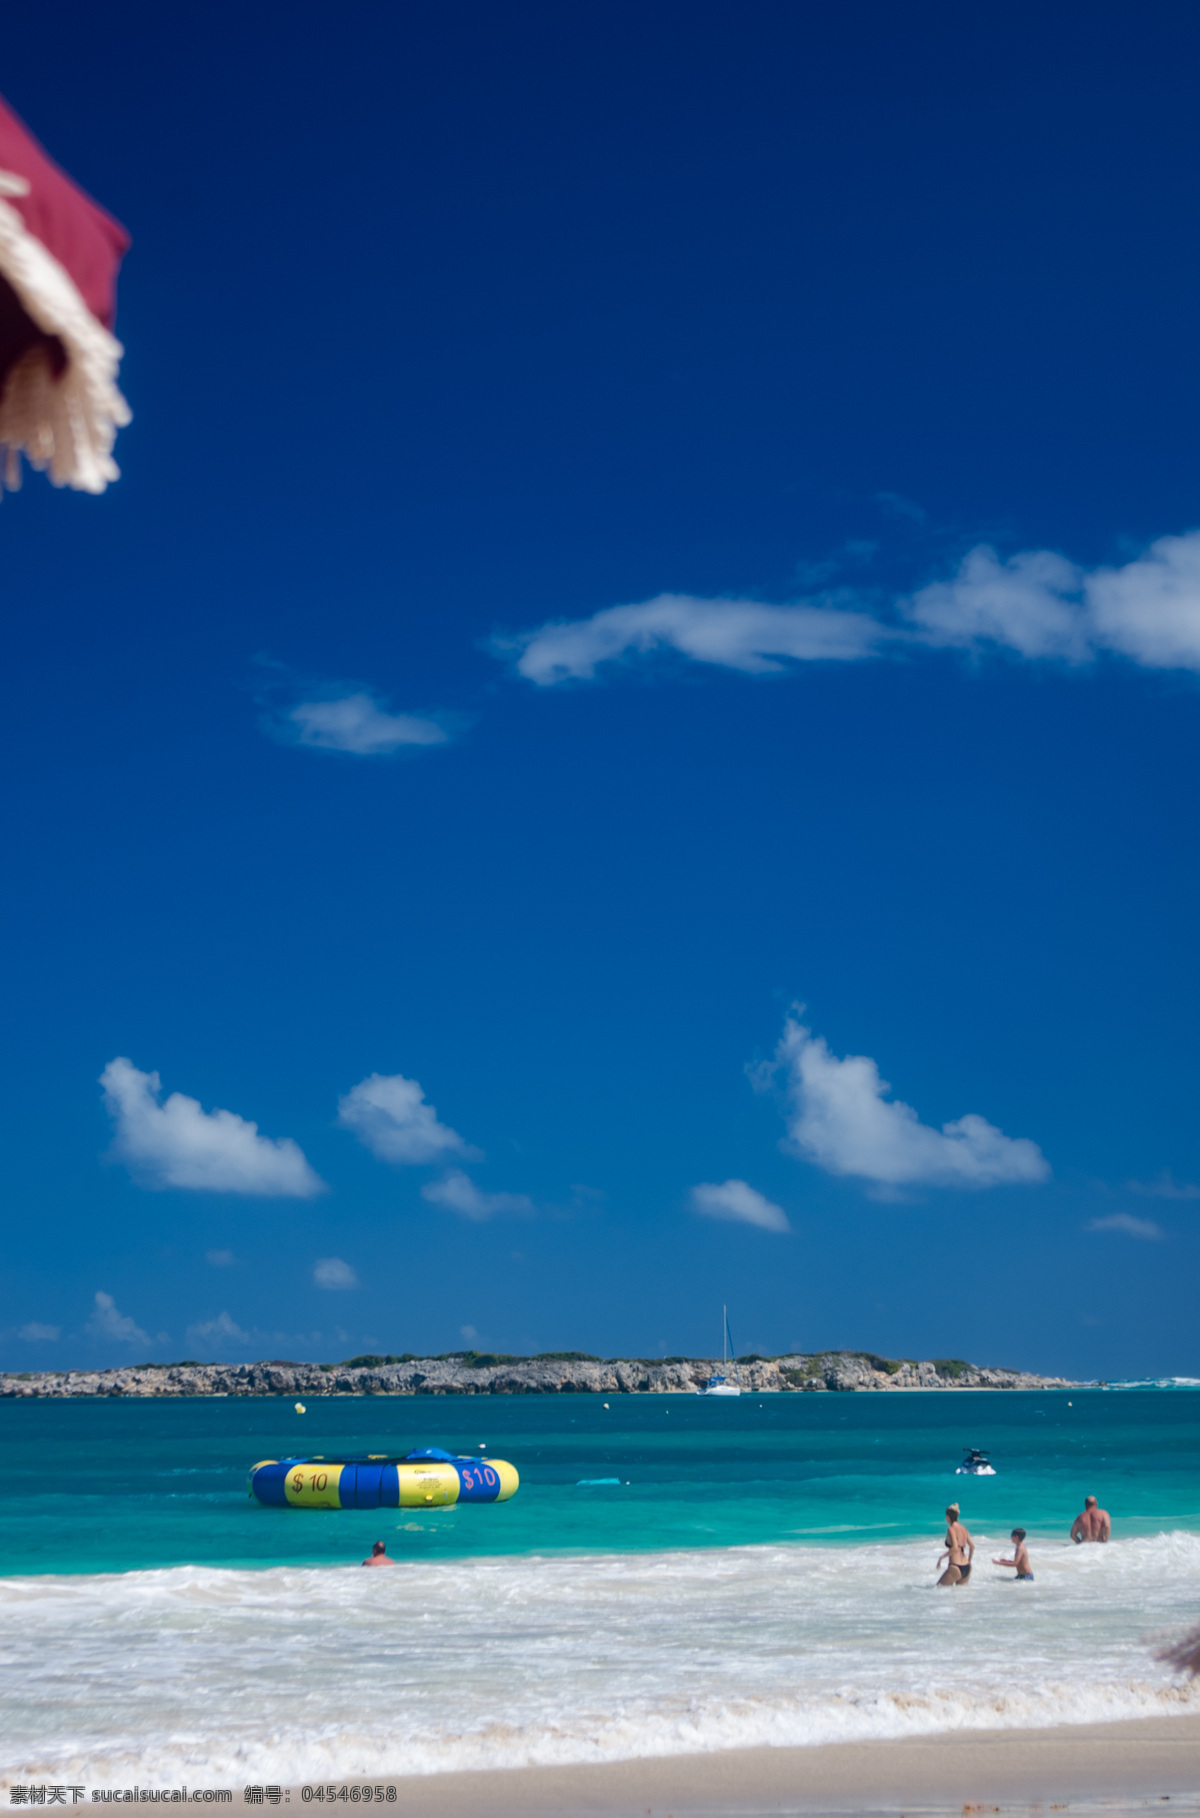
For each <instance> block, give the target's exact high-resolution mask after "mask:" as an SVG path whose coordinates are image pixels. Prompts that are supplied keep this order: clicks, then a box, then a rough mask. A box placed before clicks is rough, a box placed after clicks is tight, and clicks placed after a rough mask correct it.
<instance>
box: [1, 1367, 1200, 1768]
mask: <svg viewBox="0 0 1200 1818" xmlns="http://www.w3.org/2000/svg"><path fill="white" fill-rule="evenodd" d="M424 1445H437V1446H444V1447H447V1448H449V1449H451V1450H454V1451H461V1452H467V1453H473V1454H475V1455H476V1456H481V1455H482V1456H488V1457H495V1458H506V1459H509V1460H510V1461H511V1462H512V1463H514V1464H515V1465H516V1466H517V1468H518V1470H519V1472H520V1475H521V1487H520V1490H519V1492H518V1494H517V1495H516V1496H515V1497H514V1498H513V1500H512V1501H511V1502H508V1503H503V1504H496V1505H471V1506H463V1507H459V1508H450V1509H440V1510H430V1511H428V1512H426V1511H408V1510H379V1511H375V1512H353V1511H347V1512H340V1513H338V1512H328V1511H309V1510H298V1509H266V1508H261V1507H260V1506H259V1505H258V1504H257V1503H255V1502H254V1501H253V1500H251V1499H250V1497H249V1496H248V1494H247V1484H246V1475H247V1470H248V1468H249V1467H250V1466H252V1465H253V1464H255V1463H257V1462H258V1461H259V1460H262V1459H265V1458H285V1457H290V1456H307V1455H311V1454H314V1453H321V1454H327V1455H328V1454H331V1453H338V1452H342V1451H351V1452H392V1453H396V1452H403V1451H406V1450H408V1449H410V1448H412V1447H416V1446H424ZM968 1446H977V1447H980V1448H981V1449H983V1450H984V1451H986V1452H987V1453H988V1454H989V1455H990V1457H991V1459H992V1462H993V1463H994V1465H995V1467H996V1475H995V1476H994V1477H963V1476H957V1475H956V1474H955V1473H956V1466H957V1465H958V1463H959V1461H960V1458H961V1456H962V1453H963V1451H964V1449H965V1448H967V1447H968ZM0 1458H2V1459H3V1495H2V1497H0V1663H2V1665H3V1668H4V1670H3V1672H2V1673H0V1785H3V1786H8V1785H10V1784H13V1783H30V1782H39V1781H45V1782H58V1783H67V1784H69V1783H71V1782H78V1783H82V1784H86V1785H89V1786H106V1785H108V1786H126V1785H128V1786H134V1785H140V1786H146V1785H148V1784H154V1783H159V1784H181V1783H186V1784H188V1785H190V1786H193V1787H195V1786H202V1785H210V1786H217V1785H229V1786H235V1787H238V1788H240V1787H241V1786H242V1785H244V1784H245V1783H247V1782H266V1783H270V1782H276V1783H279V1784H282V1785H292V1786H296V1785H299V1784H303V1783H309V1782H313V1783H316V1782H336V1781H344V1780H346V1779H348V1778H352V1777H366V1778H372V1777H378V1776H388V1775H391V1776H393V1777H394V1776H395V1775H396V1774H397V1773H400V1772H403V1773H405V1774H436V1773H439V1772H442V1771H446V1770H449V1769H461V1768H471V1767H480V1768H483V1767H492V1768H495V1767H505V1766H518V1765H522V1766H524V1765H531V1764H537V1763H563V1762H584V1761H603V1760H613V1759H618V1758H629V1757H640V1756H662V1755H670V1754H673V1753H678V1752H689V1753H690V1752H694V1751H698V1750H717V1749H726V1748H735V1747H745V1746H753V1745H768V1746H776V1745H796V1744H801V1745H803V1744H810V1743H820V1742H831V1741H854V1740H864V1739H868V1738H874V1737H901V1736H915V1735H920V1734H928V1733H932V1732H935V1731H942V1730H969V1729H995V1728H1004V1727H1010V1726H1023V1727H1040V1726H1045V1725H1051V1724H1063V1723H1095V1722H1099V1721H1119V1720H1121V1719H1125V1718H1133V1717H1142V1716H1163V1715H1172V1714H1177V1713H1178V1714H1182V1713H1185V1712H1200V1686H1193V1685H1191V1684H1190V1683H1185V1682H1183V1681H1181V1680H1180V1679H1179V1678H1178V1676H1175V1675H1173V1674H1172V1673H1171V1671H1170V1670H1169V1669H1168V1668H1167V1667H1166V1666H1165V1665H1163V1664H1162V1663H1161V1662H1160V1661H1159V1660H1158V1659H1157V1658H1156V1652H1157V1650H1158V1649H1159V1648H1160V1647H1161V1646H1162V1645H1163V1643H1164V1642H1165V1641H1168V1640H1170V1639H1172V1638H1175V1637H1177V1636H1178V1635H1180V1634H1181V1633H1182V1632H1183V1631H1185V1630H1187V1629H1188V1628H1190V1627H1192V1626H1193V1625H1195V1624H1196V1623H1197V1622H1198V1621H1200V1384H1188V1383H1173V1384H1163V1385H1150V1384H1147V1385H1133V1386H1130V1387H1127V1388H1122V1387H1112V1388H1107V1389H1100V1388H1097V1389H1083V1390H1079V1389H1077V1390H1071V1391H1053V1392H1051V1391H1039V1392H995V1391H992V1392H987V1391H983V1392H974V1391H970V1390H956V1391H952V1392H943V1393H924V1394H922V1393H910V1394H906V1393H880V1394H832V1393H829V1394H816V1395H760V1396H754V1395H743V1396H742V1397H741V1398H740V1399H729V1400H718V1399H707V1398H704V1397H699V1396H683V1395H644V1396H619V1395H613V1396H610V1398H609V1399H608V1400H607V1401H605V1400H603V1399H602V1398H601V1397H599V1396H592V1395H587V1396H569V1395H561V1396H552V1395H546V1396H528V1397H515V1396H514V1397H508V1396H479V1397H444V1398H443V1397H438V1398H429V1399H420V1398H415V1399H414V1398H407V1397H405V1398H390V1397H372V1398H369V1399H356V1398H355V1399H352V1398H346V1399H341V1398H337V1399H333V1398H330V1399H322V1400H320V1401H316V1400H313V1401H310V1402H309V1403H308V1404H307V1411H306V1412H304V1413H299V1412H297V1410H296V1406H295V1404H294V1403H293V1402H292V1401H290V1400H282V1399H279V1400H276V1399H263V1400H246V1401H242V1400H225V1399H212V1400H178V1401H153V1402H140V1401H131V1402H125V1401H121V1400H107V1399H105V1400H87V1401H78V1402H68V1401H50V1400H46V1401H42V1400H30V1401H3V1402H0ZM1088 1493H1094V1494H1095V1495H1096V1496H1098V1497H1099V1499H1100V1502H1101V1504H1102V1505H1103V1506H1104V1507H1106V1508H1107V1509H1108V1510H1109V1511H1110V1513H1111V1515H1112V1519H1113V1541H1112V1543H1111V1545H1109V1546H1107V1547H1094V1546H1093V1547H1076V1546H1073V1545H1072V1544H1071V1542H1070V1540H1069V1537H1068V1536H1069V1529H1070V1525H1071V1521H1072V1518H1073V1517H1074V1516H1075V1514H1077V1513H1078V1511H1079V1509H1080V1508H1081V1506H1082V1503H1083V1498H1084V1496H1085V1495H1086V1494H1088ZM951 1500H958V1501H959V1502H961V1505H962V1513H963V1519H964V1521H965V1522H966V1524H967V1526H968V1527H969V1528H970V1530H971V1532H972V1534H973V1535H974V1537H975V1539H976V1541H977V1543H978V1547H979V1551H978V1553H977V1555H976V1565H975V1570H974V1573H973V1575H972V1579H971V1582H970V1584H969V1585H968V1586H966V1587H964V1588H963V1589H955V1590H938V1589H935V1588H934V1581H935V1578H936V1576H937V1573H936V1570H935V1565H936V1561H937V1558H938V1554H939V1552H940V1551H941V1540H942V1535H943V1532H944V1522H943V1518H942V1512H943V1509H944V1508H945V1505H946V1504H947V1502H949V1501H951ZM1018 1525H1019V1526H1021V1527H1024V1528H1026V1529H1027V1530H1028V1543H1027V1544H1028V1546H1029V1550H1030V1554H1031V1559H1032V1564H1033V1569H1034V1574H1035V1577H1034V1582H1033V1583H1031V1584H1028V1583H1027V1584H1017V1583H1015V1582H1014V1580H1013V1575H1012V1573H1011V1572H1004V1571H1002V1570H1001V1569H999V1568H997V1567H994V1566H992V1564H991V1563H990V1559H991V1556H992V1555H993V1554H1000V1553H1002V1552H1007V1551H1009V1544H1008V1535H1009V1532H1010V1530H1011V1529H1012V1528H1013V1527H1014V1526H1018ZM377 1539H382V1540H384V1541H386V1543H387V1548H388V1552H389V1553H390V1554H391V1556H392V1557H393V1559H394V1560H395V1561H396V1565H395V1567H394V1569H392V1570H390V1571H386V1570H380V1571H371V1572H364V1571H362V1570H361V1569H360V1563H359V1562H360V1561H361V1560H362V1558H363V1557H364V1556H365V1555H366V1554H367V1553H368V1552H369V1551H370V1548H371V1544H372V1542H373V1541H375V1540H377Z"/></svg>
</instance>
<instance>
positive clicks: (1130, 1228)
mask: <svg viewBox="0 0 1200 1818" xmlns="http://www.w3.org/2000/svg"><path fill="white" fill-rule="evenodd" d="M1083 1228H1084V1230H1085V1231H1122V1232H1124V1234H1125V1236H1126V1237H1140V1238H1143V1239H1145V1240H1146V1241H1147V1242H1148V1243H1159V1242H1161V1241H1162V1239H1163V1238H1164V1237H1165V1236H1166V1232H1165V1231H1164V1230H1163V1228H1162V1226H1161V1225H1160V1224H1156V1223H1155V1221H1154V1219H1152V1218H1136V1217H1135V1216H1134V1214H1133V1213H1132V1212H1110V1213H1108V1215H1107V1216H1106V1217H1104V1218H1089V1220H1088V1222H1087V1224H1086V1225H1085V1226H1084V1227H1083Z"/></svg>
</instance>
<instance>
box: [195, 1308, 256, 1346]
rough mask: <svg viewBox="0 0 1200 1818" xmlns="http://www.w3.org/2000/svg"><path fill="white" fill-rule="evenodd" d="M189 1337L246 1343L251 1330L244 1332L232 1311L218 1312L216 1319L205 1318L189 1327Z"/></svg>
mask: <svg viewBox="0 0 1200 1818" xmlns="http://www.w3.org/2000/svg"><path fill="white" fill-rule="evenodd" d="M187 1335H188V1337H189V1339H197V1338H206V1339H209V1340H210V1341H215V1342H216V1343H217V1344H237V1345H245V1344H249V1342H250V1334H249V1332H243V1331H242V1328H241V1327H240V1326H239V1325H238V1323H237V1321H236V1320H235V1319H234V1318H233V1316H232V1314H230V1313H218V1314H217V1317H216V1318H215V1319H204V1320H201V1321H199V1323H198V1324H196V1325H194V1326H189V1327H188V1329H187Z"/></svg>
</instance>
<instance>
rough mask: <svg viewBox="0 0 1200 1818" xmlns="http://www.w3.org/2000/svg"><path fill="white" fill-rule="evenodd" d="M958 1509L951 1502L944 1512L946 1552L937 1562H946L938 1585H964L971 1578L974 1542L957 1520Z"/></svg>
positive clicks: (954, 1503) (956, 1505) (955, 1504)
mask: <svg viewBox="0 0 1200 1818" xmlns="http://www.w3.org/2000/svg"><path fill="white" fill-rule="evenodd" d="M958 1517H959V1508H958V1504H957V1503H956V1502H952V1503H951V1504H950V1507H949V1508H948V1509H947V1510H946V1551H945V1552H944V1553H943V1554H942V1558H941V1559H939V1560H938V1564H939V1565H941V1563H942V1559H944V1560H946V1561H947V1565H946V1570H945V1571H944V1572H943V1573H942V1575H941V1577H940V1578H939V1579H938V1583H939V1584H966V1582H967V1580H968V1578H969V1577H970V1576H971V1561H972V1560H973V1559H974V1557H975V1542H974V1541H973V1540H972V1539H971V1536H970V1534H968V1532H967V1530H966V1528H964V1527H963V1524H962V1522H961V1521H960V1520H959V1518H958Z"/></svg>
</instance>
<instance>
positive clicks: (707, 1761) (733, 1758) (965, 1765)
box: [255, 1716, 1200, 1818]
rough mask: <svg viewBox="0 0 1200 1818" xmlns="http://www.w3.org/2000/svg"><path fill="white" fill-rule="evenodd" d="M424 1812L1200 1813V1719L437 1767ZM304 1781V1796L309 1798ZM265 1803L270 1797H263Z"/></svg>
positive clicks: (476, 1815)
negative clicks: (532, 1764)
mask: <svg viewBox="0 0 1200 1818" xmlns="http://www.w3.org/2000/svg"><path fill="white" fill-rule="evenodd" d="M398 1785H399V1797H398V1801H397V1804H396V1806H395V1807H394V1809H395V1811H396V1812H397V1814H400V1813H404V1814H413V1815H415V1814H417V1813H420V1814H421V1818H485V1815H490V1818H506V1815H508V1814H511V1815H512V1818H517V1815H518V1814H521V1815H522V1818H523V1815H524V1814H529V1818H535V1815H536V1818H575V1815H576V1814H579V1815H580V1818H584V1815H585V1814H589V1815H590V1814H603V1815H604V1818H647V1815H648V1814H649V1815H650V1818H668V1815H669V1814H670V1815H673V1818H750V1815H751V1814H757V1813H779V1814H786V1813H791V1812H795V1813H816V1812H863V1813H866V1812H954V1813H959V1812H962V1811H964V1810H970V1809H971V1808H973V1807H974V1808H981V1809H983V1810H985V1811H986V1810H988V1809H1000V1810H1002V1811H1018V1812H1022V1811H1029V1810H1033V1809H1036V1808H1039V1807H1041V1808H1043V1809H1044V1808H1046V1807H1059V1808H1063V1807H1070V1808H1071V1809H1073V1810H1077V1811H1078V1810H1080V1809H1084V1810H1086V1809H1088V1808H1089V1807H1090V1808H1099V1809H1102V1810H1108V1811H1136V1810H1139V1809H1141V1808H1142V1807H1143V1806H1148V1805H1163V1804H1165V1803H1166V1802H1167V1801H1169V1802H1170V1808H1171V1810H1172V1811H1173V1812H1200V1717H1193V1716H1188V1717H1153V1718H1146V1719H1143V1720H1135V1721H1131V1722H1128V1723H1120V1724H1086V1725H1078V1726H1071V1725H1064V1726H1061V1727H1059V1728H1056V1729H1046V1730H1032V1731H1028V1732H1023V1733H1022V1732H1018V1731H1013V1730H991V1731H988V1730H975V1731H968V1732H963V1731H956V1732H954V1733H951V1734H945V1735H940V1736H932V1737H930V1736H926V1737H920V1738H913V1739H912V1740H908V1741H902V1742H868V1743H834V1744H829V1745H827V1746H824V1747H816V1748H780V1749H729V1750H725V1751H722V1752H721V1753H719V1754H711V1755H676V1756H671V1757H666V1758H663V1757H660V1758H658V1759H657V1760H639V1761H617V1762H604V1763H599V1764H595V1765H590V1764H589V1765H576V1766H570V1767H547V1768H515V1769H509V1770H508V1771H506V1772H502V1773H491V1774H488V1773H470V1774H437V1775H431V1776H427V1777H424V1778H422V1779H419V1780H413V1779H410V1780H408V1781H407V1782H405V1783H398ZM299 1799H300V1794H299V1792H298V1790H296V1791H293V1793H292V1796H291V1803H292V1804H293V1805H295V1804H296V1803H298V1802H299ZM255 1809H256V1810H261V1809H262V1808H259V1807H256V1808H255Z"/></svg>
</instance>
